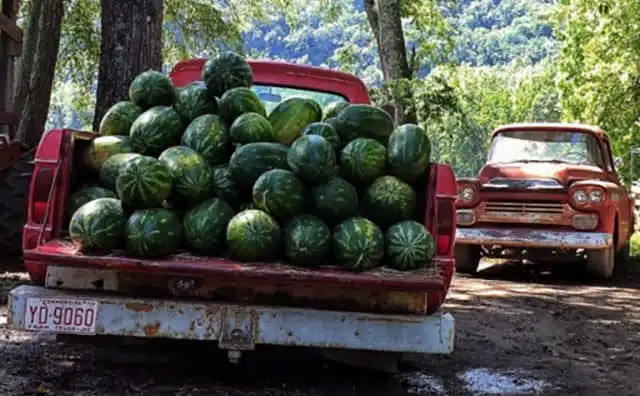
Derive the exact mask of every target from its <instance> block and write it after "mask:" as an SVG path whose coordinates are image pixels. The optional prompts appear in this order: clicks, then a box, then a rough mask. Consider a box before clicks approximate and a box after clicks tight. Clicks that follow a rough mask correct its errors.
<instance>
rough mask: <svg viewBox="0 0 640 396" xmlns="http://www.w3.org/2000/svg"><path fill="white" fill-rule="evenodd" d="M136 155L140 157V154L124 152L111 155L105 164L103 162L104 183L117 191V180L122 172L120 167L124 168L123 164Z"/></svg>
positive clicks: (101, 176) (102, 179)
mask: <svg viewBox="0 0 640 396" xmlns="http://www.w3.org/2000/svg"><path fill="white" fill-rule="evenodd" d="M136 157H140V154H136V153H122V154H115V155H112V156H111V157H109V158H108V159H107V160H106V161H105V162H104V164H102V169H100V181H101V182H102V184H103V185H104V186H105V187H107V188H110V189H111V190H114V191H115V189H116V180H117V179H118V175H119V174H120V169H122V166H123V165H124V164H125V163H127V161H129V160H130V159H132V158H136Z"/></svg>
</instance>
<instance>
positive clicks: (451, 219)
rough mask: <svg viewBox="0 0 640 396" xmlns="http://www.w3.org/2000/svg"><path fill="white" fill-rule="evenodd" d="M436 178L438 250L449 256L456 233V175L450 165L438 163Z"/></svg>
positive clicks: (441, 254) (439, 252) (441, 253)
mask: <svg viewBox="0 0 640 396" xmlns="http://www.w3.org/2000/svg"><path fill="white" fill-rule="evenodd" d="M436 180H437V182H436V201H437V204H436V208H435V209H436V216H435V218H436V221H435V225H436V235H437V239H436V250H437V253H438V255H440V256H448V255H450V254H451V252H452V247H453V242H454V240H455V235H456V207H455V204H456V195H457V194H456V193H457V191H456V188H457V186H456V177H455V175H454V173H453V170H452V169H451V168H450V167H448V166H446V165H438V172H437V179H436Z"/></svg>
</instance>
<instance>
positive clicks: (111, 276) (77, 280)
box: [24, 240, 453, 314]
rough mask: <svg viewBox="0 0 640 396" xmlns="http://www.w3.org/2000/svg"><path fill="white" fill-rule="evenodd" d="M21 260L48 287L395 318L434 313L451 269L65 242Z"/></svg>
mask: <svg viewBox="0 0 640 396" xmlns="http://www.w3.org/2000/svg"><path fill="white" fill-rule="evenodd" d="M24 259H25V265H26V266H27V270H28V271H29V273H30V274H31V275H32V277H35V278H39V279H34V281H36V282H38V283H45V284H46V286H48V287H52V288H62V289H76V290H104V291H113V292H118V293H123V294H127V295H134V296H139V297H180V298H185V297H186V298H197V299H205V300H215V301H230V302H250V303H254V304H256V303H257V304H265V305H278V306H306V307H313V308H325V309H338V310H348V311H363V312H367V311H368V312H380V313H382V312H384V313H403V314H425V313H432V312H434V311H436V310H437V309H438V308H439V306H440V305H441V304H442V302H443V301H444V298H445V296H446V291H447V289H448V286H449V285H448V282H446V281H445V279H449V278H450V277H447V276H446V275H445V277H443V276H442V275H444V274H445V272H447V273H449V274H450V271H452V270H453V261H452V260H450V259H434V264H435V266H434V267H433V268H430V269H422V270H418V271H411V272H400V271H396V270H392V269H387V268H384V267H383V268H378V269H375V270H371V271H366V272H360V273H354V272H348V271H345V270H341V269H339V268H336V267H334V266H329V265H327V266H322V267H318V268H315V269H304V268H299V267H293V266H289V265H285V264H281V263H271V262H269V263H240V262H236V261H231V260H227V259H224V258H213V257H199V256H193V255H190V254H187V253H184V254H177V255H173V256H170V257H167V258H163V259H139V258H132V257H128V256H126V255H124V254H122V253H113V254H110V255H107V256H89V255H83V254H81V253H79V252H78V251H77V249H76V248H75V247H74V246H73V245H72V244H71V243H70V242H68V241H65V240H52V241H49V242H47V243H44V244H42V245H40V246H38V247H37V248H36V249H32V250H25V252H24ZM443 271H444V272H443Z"/></svg>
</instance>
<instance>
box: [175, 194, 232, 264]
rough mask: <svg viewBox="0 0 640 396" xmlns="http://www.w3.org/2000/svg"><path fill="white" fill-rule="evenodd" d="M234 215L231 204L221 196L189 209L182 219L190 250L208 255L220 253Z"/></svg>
mask: <svg viewBox="0 0 640 396" xmlns="http://www.w3.org/2000/svg"><path fill="white" fill-rule="evenodd" d="M233 215H234V212H233V209H232V208H231V205H229V204H228V203H226V202H225V201H223V200H221V199H219V198H211V199H208V200H206V201H204V202H202V203H201V204H199V205H197V206H195V207H193V208H191V209H189V210H188V211H187V212H186V213H185V215H184V218H183V219H182V227H183V231H184V239H185V241H186V243H187V246H188V247H189V250H190V251H192V252H194V253H197V254H202V255H207V256H210V255H214V254H218V253H220V251H221V250H222V248H223V247H224V245H225V239H226V233H227V225H228V224H229V221H230V220H231V218H232V217H233Z"/></svg>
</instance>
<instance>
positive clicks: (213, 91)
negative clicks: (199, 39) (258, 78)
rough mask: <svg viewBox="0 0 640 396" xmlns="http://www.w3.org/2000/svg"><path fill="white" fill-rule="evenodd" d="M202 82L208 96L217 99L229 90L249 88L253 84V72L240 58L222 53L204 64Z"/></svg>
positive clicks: (229, 53) (234, 54)
mask: <svg viewBox="0 0 640 396" xmlns="http://www.w3.org/2000/svg"><path fill="white" fill-rule="evenodd" d="M202 81H204V83H205V84H206V86H207V90H208V91H209V96H211V97H218V98H219V97H221V96H222V95H223V94H224V93H225V92H227V91H228V90H230V89H233V88H237V87H250V86H251V84H252V83H253V71H252V70H251V66H250V65H249V63H248V62H247V61H246V59H244V58H243V57H242V56H240V55H238V54H236V53H234V52H224V53H222V54H220V55H219V56H216V57H214V58H209V59H208V60H207V61H206V62H205V64H204V66H203V68H202Z"/></svg>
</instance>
